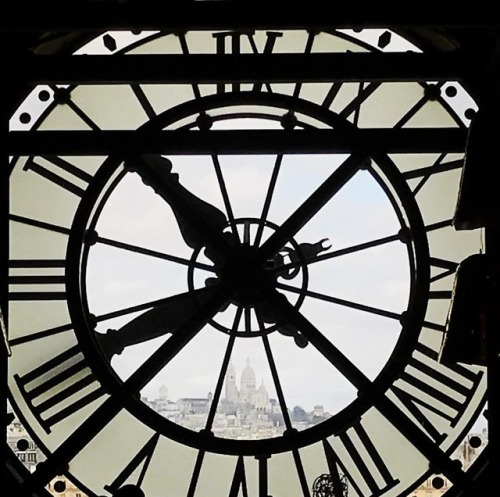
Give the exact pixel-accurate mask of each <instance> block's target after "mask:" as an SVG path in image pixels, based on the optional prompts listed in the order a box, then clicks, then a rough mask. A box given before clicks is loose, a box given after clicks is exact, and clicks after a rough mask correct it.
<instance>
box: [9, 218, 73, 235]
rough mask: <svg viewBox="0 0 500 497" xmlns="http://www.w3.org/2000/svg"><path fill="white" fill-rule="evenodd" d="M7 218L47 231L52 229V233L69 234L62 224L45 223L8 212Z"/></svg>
mask: <svg viewBox="0 0 500 497" xmlns="http://www.w3.org/2000/svg"><path fill="white" fill-rule="evenodd" d="M9 219H10V220H11V221H14V222H16V223H21V224H25V225H27V226H33V227H35V228H40V229H43V230H47V231H52V232H53V233H61V234H62V235H69V233H70V230H69V229H68V228H65V227H64V226H57V225H55V224H52V223H46V222H44V221H40V220H38V219H32V218H29V217H25V216H18V215H16V214H9Z"/></svg>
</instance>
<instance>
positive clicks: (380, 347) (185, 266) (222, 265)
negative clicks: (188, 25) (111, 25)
mask: <svg viewBox="0 0 500 497" xmlns="http://www.w3.org/2000/svg"><path fill="white" fill-rule="evenodd" d="M381 40H382V41H381ZM377 41H378V45H379V47H380V46H383V47H384V48H385V49H386V50H392V51H394V50H400V51H405V50H407V49H413V48H412V47H411V46H409V44H408V43H407V42H405V41H404V40H402V39H400V38H399V37H397V36H396V35H394V34H391V33H389V32H387V31H380V30H379V31H375V30H374V31H366V32H361V33H357V34H356V33H353V32H349V31H344V30H340V31H332V32H328V33H326V32H325V33H307V32H301V31H292V32H285V31H284V32H269V31H267V32H266V31H262V32H255V33H236V32H223V33H222V32H218V33H212V32H210V33H209V32H193V33H189V32H188V33H186V34H163V33H140V34H135V35H134V34H131V33H130V34H127V33H120V34H109V33H108V34H106V35H104V36H103V37H100V38H98V39H96V40H94V41H93V42H91V43H90V44H89V45H87V46H86V47H83V48H82V50H81V51H79V54H84V53H100V52H102V51H103V50H105V51H106V50H107V51H111V52H112V51H115V50H116V51H117V52H123V53H125V54H127V56H128V54H130V56H132V55H133V54H141V53H143V54H144V53H174V54H175V53H184V54H185V55H189V54H196V53H219V54H221V53H230V52H232V53H236V54H239V53H260V52H264V53H271V52H275V53H279V52H288V53H307V54H308V53H315V52H346V51H351V52H360V51H371V50H378V49H379V48H377V47H376V45H377ZM75 56H78V55H75ZM470 107H472V101H471V99H470V97H468V96H467V95H466V93H465V92H464V90H463V89H462V88H461V87H460V86H459V85H458V84H457V83H425V84H424V83H417V82H404V83H403V82H401V83H395V82H392V83H380V82H371V83H366V82H344V83H341V82H336V83H333V84H331V83H330V84H325V83H287V84H274V83H266V84H248V85H245V84H226V85H224V84H213V85H209V84H207V85H199V84H189V85H180V84H179V85H130V86H127V85H123V86H119V85H117V86H106V85H103V86H98V85H94V86H76V87H63V86H51V87H39V88H37V89H36V90H35V91H34V93H33V94H32V95H30V97H29V98H28V99H27V100H26V102H25V104H24V106H22V107H21V108H20V109H19V111H18V112H17V114H16V115H14V117H13V118H12V123H11V124H12V127H13V128H15V127H16V126H17V127H18V128H20V129H33V130H37V131H38V132H40V133H42V132H43V131H44V130H80V129H90V130H94V131H98V130H106V129H130V130H137V132H138V133H142V134H143V135H144V136H147V134H148V133H155V132H158V131H161V130H167V131H174V130H177V131H178V132H179V133H180V134H181V135H182V136H186V135H187V136H189V133H192V134H193V138H192V139H193V140H196V139H197V138H198V137H199V136H200V132H203V133H204V136H205V137H206V136H208V137H209V138H208V140H209V142H210V139H211V137H212V136H213V137H216V136H220V133H223V132H225V133H226V135H225V136H232V137H236V136H238V133H242V132H245V131H247V132H249V133H250V132H254V131H259V132H260V131H261V132H262V135H261V136H263V137H264V136H266V133H267V132H269V133H276V132H280V131H281V132H283V133H284V132H289V131H294V132H300V131H304V132H307V131H314V130H330V131H331V132H332V134H333V133H336V132H340V133H344V134H347V135H349V133H354V132H356V131H357V130H358V129H364V128H367V129H373V128H381V129H384V128H385V129H401V130H406V129H414V128H422V127H440V128H456V129H460V128H466V127H467V124H468V117H470V116H469V112H470ZM467 109H468V111H467V112H466V110H467ZM467 116H468V117H467ZM18 119H19V121H17V120H18ZM233 131H234V132H235V133H233V134H232V135H231V134H230V132H233ZM214 140H215V138H214ZM194 148H196V147H194ZM256 148H257V151H255V150H254V151H253V153H251V154H242V153H240V154H235V153H231V154H220V153H217V150H216V149H214V150H212V151H209V153H205V154H202V153H196V154H194V153H193V154H189V153H184V154H180V153H179V152H178V151H175V150H174V148H173V149H172V154H165V155H162V156H160V155H148V154H144V155H136V156H128V157H115V156H111V157H101V156H88V155H86V156H71V157H66V156H54V155H50V156H32V157H15V158H13V159H12V173H11V210H10V222H11V237H10V278H9V283H10V292H9V298H10V306H9V330H10V346H11V349H12V356H11V358H10V360H9V378H10V392H11V401H12V403H13V405H14V406H15V407H16V410H17V412H18V414H19V416H20V417H21V419H22V420H23V422H24V424H25V425H26V426H27V427H28V428H29V430H30V432H31V434H32V436H33V437H34V439H35V440H36V442H37V444H39V445H40V447H41V448H42V449H43V450H44V452H45V453H46V455H47V461H46V462H44V463H43V465H40V467H39V468H38V469H37V471H36V472H35V473H34V474H33V476H32V480H33V484H40V485H43V484H46V483H47V482H48V481H49V480H50V479H51V478H52V477H53V476H54V475H56V474H60V473H61V472H66V473H67V474H69V475H70V477H71V478H72V479H74V480H75V481H76V482H77V483H78V484H79V486H81V488H83V489H84V490H85V491H86V492H88V493H90V494H95V495H109V494H111V493H113V492H114V491H116V490H117V489H119V488H121V487H122V486H124V485H135V486H138V487H140V488H141V489H142V490H143V491H144V492H145V493H146V495H148V496H155V495H162V489H164V488H165V486H166V485H168V487H169V488H170V489H171V490H172V492H175V493H176V494H179V495H188V496H203V495H209V494H222V495H225V494H229V495H232V496H235V495H237V494H240V493H241V494H242V495H243V496H245V497H246V495H257V494H258V495H260V496H264V495H266V496H267V495H282V494H283V495H284V494H285V493H286V494H290V495H304V496H309V495H311V493H312V492H313V491H314V492H316V493H317V492H319V490H318V488H319V487H320V486H321V485H332V486H333V489H334V492H336V493H335V495H337V494H338V495H343V494H342V493H341V492H344V493H345V492H348V495H349V496H358V497H369V496H375V495H377V496H382V495H384V496H397V495H407V494H408V493H409V492H410V490H411V489H412V488H414V487H415V486H416V485H418V484H419V483H420V482H421V481H422V480H423V479H424V478H427V477H428V476H429V475H432V474H443V475H444V476H446V477H447V478H448V479H449V480H450V481H451V483H452V484H454V485H462V484H464V483H465V482H466V481H467V480H468V478H469V477H468V476H467V473H466V472H465V471H463V470H462V469H461V468H460V467H459V466H458V465H457V464H456V461H454V455H453V453H454V450H455V449H456V447H457V446H458V444H459V443H460V442H461V441H462V440H463V439H464V437H465V435H466V434H467V433H468V431H469V430H470V428H471V426H472V425H473V423H474V422H475V420H476V418H477V417H478V416H479V414H480V412H481V409H482V407H483V404H484V393H485V378H484V374H483V371H482V370H481V368H479V367H472V366H465V365H453V366H449V365H443V364H441V363H439V362H438V353H439V350H440V347H441V343H442V340H443V334H444V330H445V323H446V316H447V312H448V308H449V303H450V298H451V292H452V287H453V279H454V273H455V270H456V268H457V265H458V263H459V262H460V261H462V260H463V259H465V258H466V257H467V256H468V255H470V254H473V253H477V252H478V251H479V250H480V249H481V237H480V233H479V232H472V233H470V232H456V231H455V230H454V229H453V228H452V226H451V219H452V216H453V213H454V208H455V203H456V198H457V193H458V188H459V181H460V171H461V166H462V159H463V154H462V153H460V150H457V151H454V153H450V151H449V150H439V149H438V148H437V147H435V149H432V150H429V151H427V152H426V153H421V152H420V150H421V149H420V150H419V149H415V150H414V151H412V150H409V151H407V152H405V153H397V154H396V153H394V154H390V155H387V154H381V153H370V152H369V150H366V149H364V148H363V149H362V150H361V149H360V150H357V148H356V147H353V149H352V150H350V151H349V152H346V151H345V150H344V151H342V153H341V152H339V151H335V152H331V153H307V154H306V153H302V154H298V153H291V152H292V150H291V149H289V148H287V147H284V148H283V149H276V151H275V153H270V152H269V151H266V150H264V149H263V151H262V152H259V151H258V147H256ZM455 152H456V153H455ZM409 461H411V463H410V462H409ZM283 474H286V475H287V478H286V479H284V478H283ZM318 477H321V478H323V479H322V480H321V478H320V479H319V480H318ZM313 484H314V485H313ZM314 489H316V490H314Z"/></svg>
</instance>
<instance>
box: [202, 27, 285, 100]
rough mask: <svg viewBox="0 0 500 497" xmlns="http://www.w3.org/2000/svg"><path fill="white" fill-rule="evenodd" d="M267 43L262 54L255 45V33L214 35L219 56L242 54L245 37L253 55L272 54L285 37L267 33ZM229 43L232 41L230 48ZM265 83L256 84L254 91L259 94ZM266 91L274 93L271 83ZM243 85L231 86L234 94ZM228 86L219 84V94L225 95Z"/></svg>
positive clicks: (234, 32) (220, 33)
mask: <svg viewBox="0 0 500 497" xmlns="http://www.w3.org/2000/svg"><path fill="white" fill-rule="evenodd" d="M265 35H266V42H265V45H264V48H263V50H262V52H259V49H258V47H257V44H256V43H255V38H254V31H246V32H242V31H223V32H218V33H213V35H212V36H213V38H214V39H215V44H216V53H217V54H218V55H225V54H232V55H238V54H240V53H242V39H243V38H244V37H245V38H247V39H248V42H249V44H250V48H251V51H252V53H254V54H259V53H264V54H271V53H272V52H273V50H274V47H275V45H276V40H277V39H278V38H280V37H281V36H283V33H281V32H277V31H266V32H265ZM227 41H230V44H229V46H228V43H227ZM262 86H263V83H254V85H253V88H252V91H254V92H259V91H261V90H262ZM265 86H266V89H267V90H268V91H269V92H272V88H271V85H270V84H269V83H266V84H265ZM240 89H241V85H240V83H238V82H235V83H232V84H231V90H232V91H233V92H239V91H240ZM225 91H226V85H225V84H224V83H218V84H217V93H225Z"/></svg>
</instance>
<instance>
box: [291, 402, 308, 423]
mask: <svg viewBox="0 0 500 497" xmlns="http://www.w3.org/2000/svg"><path fill="white" fill-rule="evenodd" d="M307 420H308V417H307V412H306V411H305V410H304V409H303V408H302V407H300V406H295V407H294V408H293V411H292V421H297V422H300V421H307Z"/></svg>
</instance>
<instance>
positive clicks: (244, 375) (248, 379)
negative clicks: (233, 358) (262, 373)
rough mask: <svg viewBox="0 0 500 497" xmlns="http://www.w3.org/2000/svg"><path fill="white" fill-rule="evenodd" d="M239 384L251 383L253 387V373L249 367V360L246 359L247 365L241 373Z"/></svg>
mask: <svg viewBox="0 0 500 497" xmlns="http://www.w3.org/2000/svg"><path fill="white" fill-rule="evenodd" d="M241 383H246V384H250V383H253V384H254V385H255V372H254V370H253V369H252V368H251V366H250V360H249V359H247V365H246V366H245V369H243V371H242V372H241Z"/></svg>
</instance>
